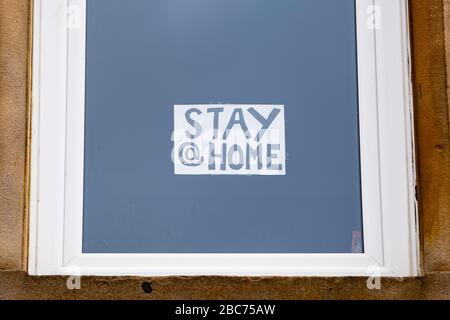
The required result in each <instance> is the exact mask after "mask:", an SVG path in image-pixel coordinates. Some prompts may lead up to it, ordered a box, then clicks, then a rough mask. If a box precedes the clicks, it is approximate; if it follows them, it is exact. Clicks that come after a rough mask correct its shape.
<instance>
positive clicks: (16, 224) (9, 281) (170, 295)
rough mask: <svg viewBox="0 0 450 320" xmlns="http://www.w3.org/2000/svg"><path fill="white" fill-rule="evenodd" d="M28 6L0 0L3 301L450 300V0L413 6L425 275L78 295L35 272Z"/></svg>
mask: <svg viewBox="0 0 450 320" xmlns="http://www.w3.org/2000/svg"><path fill="white" fill-rule="evenodd" d="M29 4H30V1H29V0H0V299H12V298H20V299H42V298H44V299H58V298H61V299H116V298H117V299H215V298H218V299H220V298H223V299H249V298H252V299H265V298H271V299H323V298H329V299H345V298H349V299H354V298H362V299H370V298H375V299H400V298H403V299H438V298H445V299H450V139H449V132H450V131H449V127H450V125H449V123H450V112H449V103H448V102H449V101H450V77H449V76H448V75H450V0H410V4H411V6H410V9H411V24H412V25H411V32H412V38H413V43H412V49H413V66H414V72H413V74H414V75H413V82H414V83H413V85H414V100H415V135H416V150H417V164H418V177H419V180H420V181H419V190H418V191H419V202H420V220H421V221H420V223H421V231H422V234H421V236H422V262H423V270H424V273H425V274H424V277H421V278H416V279H404V280H399V279H383V280H382V290H368V289H367V288H366V279H364V278H237V277H165V278H153V279H139V278H94V277H86V278H83V279H82V283H81V285H82V288H81V290H74V291H69V290H68V289H67V288H66V279H65V278H63V277H29V276H28V275H26V273H25V272H24V271H23V270H25V269H24V268H25V264H24V261H26V246H25V245H24V243H26V232H23V230H24V229H26V228H25V226H26V214H25V213H26V211H27V206H26V203H27V202H26V190H27V174H26V173H27V125H28V122H27V119H28V118H27V115H28V110H27V89H28V86H27V83H28V82H27V81H28V77H29V65H28V64H27V61H28V57H29V50H28V27H29V26H28V21H29V13H30V11H29ZM2 270H3V271H2ZM21 270H22V271H21ZM144 281H148V282H149V283H151V287H152V289H153V291H152V292H151V293H149V294H146V293H144V292H143V290H142V288H141V285H142V283H143V282H144Z"/></svg>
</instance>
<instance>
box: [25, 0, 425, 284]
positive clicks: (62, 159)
mask: <svg viewBox="0 0 450 320" xmlns="http://www.w3.org/2000/svg"><path fill="white" fill-rule="evenodd" d="M87 1H89V0H87ZM355 1H356V5H357V42H358V79H359V80H358V81H359V84H358V85H359V116H360V145H361V171H362V173H361V174H362V177H361V180H362V202H363V203H362V205H363V230H364V246H365V251H364V254H83V253H82V219H83V160H84V108H85V106H84V83H85V72H84V70H85V42H86V41H85V40H86V30H85V28H86V27H85V20H86V19H85V17H86V0H35V1H34V19H33V25H34V38H33V39H34V45H33V90H32V92H33V97H32V160H31V198H30V237H29V239H30V242H29V273H30V274H32V275H102V276H103V275H114V276H118V275H137V276H167V275H230V276H231V275H237V276H244V275H245V276H280V275H281V276H369V275H374V274H379V275H381V276H389V277H405V276H416V275H418V274H419V262H418V256H419V255H418V246H419V245H418V243H419V241H418V239H419V237H418V227H417V225H418V223H417V214H416V205H415V196H414V190H415V170H414V153H413V152H414V151H413V134H412V132H413V128H412V99H411V96H412V95H411V83H410V80H411V66H410V52H409V31H408V8H407V1H406V0H355ZM124 5H132V4H129V3H127V2H124ZM68 17H69V18H68ZM373 17H376V19H375V20H373V19H372V18H373ZM324 94H326V93H324Z"/></svg>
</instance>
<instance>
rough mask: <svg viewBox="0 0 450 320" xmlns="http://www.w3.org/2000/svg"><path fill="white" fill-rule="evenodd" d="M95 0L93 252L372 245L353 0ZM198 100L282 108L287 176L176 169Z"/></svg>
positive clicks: (90, 78) (87, 235)
mask: <svg viewBox="0 0 450 320" xmlns="http://www.w3.org/2000/svg"><path fill="white" fill-rule="evenodd" d="M87 6H88V7H87V66H86V68H87V69H86V138H85V186H84V222H83V223H84V226H83V252H85V253H351V252H362V250H363V245H362V240H361V238H362V236H361V232H362V213H361V192H360V165H359V136H358V105H357V97H358V95H357V67H356V35H355V33H356V30H355V3H354V0H339V1H336V0H133V1H123V0H89V1H87ZM189 104H193V105H210V104H214V105H215V104H234V105H252V104H259V105H281V106H284V108H283V110H284V119H283V120H284V121H283V122H282V126H284V132H285V151H286V152H285V154H286V159H285V163H284V165H285V174H280V175H242V174H235V175H208V174H192V175H181V174H175V170H174V164H173V162H172V160H171V153H172V148H173V141H172V138H171V135H172V132H173V130H174V105H189ZM243 116H244V117H245V118H248V117H251V116H252V115H251V114H249V112H248V110H247V109H245V108H244V114H243ZM193 118H194V117H193Z"/></svg>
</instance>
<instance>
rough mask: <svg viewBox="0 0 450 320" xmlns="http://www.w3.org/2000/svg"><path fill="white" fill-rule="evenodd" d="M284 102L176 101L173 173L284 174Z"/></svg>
mask: <svg viewBox="0 0 450 320" xmlns="http://www.w3.org/2000/svg"><path fill="white" fill-rule="evenodd" d="M284 124H285V122H284V106H283V105H175V106H174V128H175V130H174V134H173V141H174V148H173V154H172V158H173V162H174V171H175V174H192V175H205V174H214V175H218V174H223V175H225V174H227V175H285V174H286V156H285V154H286V151H285V125H284Z"/></svg>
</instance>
